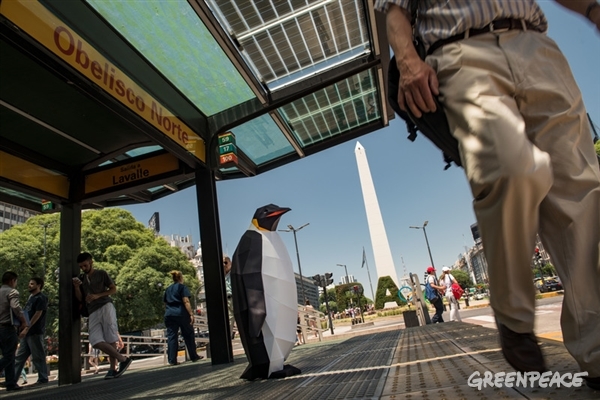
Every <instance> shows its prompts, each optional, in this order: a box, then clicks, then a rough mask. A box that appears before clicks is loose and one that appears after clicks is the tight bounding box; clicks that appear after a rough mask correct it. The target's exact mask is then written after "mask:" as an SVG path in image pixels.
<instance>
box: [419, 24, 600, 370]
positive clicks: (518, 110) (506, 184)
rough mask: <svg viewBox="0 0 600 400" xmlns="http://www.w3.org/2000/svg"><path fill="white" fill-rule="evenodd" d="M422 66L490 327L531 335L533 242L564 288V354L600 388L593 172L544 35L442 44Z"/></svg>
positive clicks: (567, 86)
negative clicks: (475, 246) (484, 269)
mask: <svg viewBox="0 0 600 400" xmlns="http://www.w3.org/2000/svg"><path fill="white" fill-rule="evenodd" d="M427 62H428V63H429V64H430V65H431V66H432V67H433V68H434V69H435V70H436V71H437V73H438V78H439V81H440V92H441V95H442V99H441V100H442V102H443V104H444V106H445V108H446V114H447V115H448V120H449V124H450V128H451V130H452V131H453V134H454V136H455V137H456V138H457V139H458V141H459V146H460V152H461V157H462V162H463V165H464V167H465V173H466V175H467V179H468V180H469V184H470V186H471V190H472V192H473V197H474V199H475V200H474V209H475V214H476V216H477V222H478V224H479V231H480V233H481V237H482V240H483V244H484V251H485V255H486V258H487V262H488V266H489V279H490V293H491V296H490V301H491V305H492V307H493V309H494V313H495V315H496V317H497V319H498V320H499V321H500V322H501V323H503V324H505V325H506V326H507V327H508V328H510V329H512V330H513V331H516V332H522V333H524V332H532V331H533V324H534V316H535V292H534V286H533V275H532V271H531V263H532V256H533V252H534V246H535V235H536V233H537V232H539V234H540V237H541V239H542V243H543V244H544V246H545V248H546V250H547V251H548V252H549V253H550V256H551V259H552V262H553V263H554V265H555V267H556V269H557V272H558V274H559V276H560V279H561V280H562V283H563V286H564V288H565V296H564V300H563V309H562V317H561V326H562V331H563V339H564V343H565V346H566V347H567V349H568V350H569V352H570V353H571V354H572V355H573V357H574V358H575V359H576V360H577V362H578V363H579V366H580V368H581V370H582V371H588V373H589V375H590V376H600V172H599V170H598V160H597V158H596V154H595V152H594V148H593V144H592V136H591V131H590V126H589V122H588V120H587V117H586V111H585V108H584V105H583V101H582V98H581V93H580V91H579V89H578V87H577V84H576V83H575V81H574V79H573V77H572V74H571V71H570V68H569V65H568V64H567V61H566V60H565V58H564V56H563V55H562V53H561V52H560V50H559V49H558V48H557V46H556V44H555V43H554V42H553V41H552V40H551V39H549V38H548V37H546V35H544V34H541V33H538V32H533V31H528V32H523V31H518V30H514V31H508V32H503V33H488V34H484V35H479V36H474V37H471V38H469V39H465V40H462V41H459V42H455V43H452V44H448V45H446V46H444V47H442V48H441V49H439V50H437V51H436V52H435V53H434V54H433V55H431V56H430V57H428V58H427Z"/></svg>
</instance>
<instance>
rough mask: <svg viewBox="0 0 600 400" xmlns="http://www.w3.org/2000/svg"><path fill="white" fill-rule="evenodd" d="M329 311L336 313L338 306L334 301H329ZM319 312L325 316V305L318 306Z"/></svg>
mask: <svg viewBox="0 0 600 400" xmlns="http://www.w3.org/2000/svg"><path fill="white" fill-rule="evenodd" d="M329 310H330V311H332V312H334V313H335V312H338V310H339V309H338V305H337V302H335V301H330V302H329ZM319 311H321V312H322V313H323V314H325V315H327V306H325V304H321V305H320V306H319Z"/></svg>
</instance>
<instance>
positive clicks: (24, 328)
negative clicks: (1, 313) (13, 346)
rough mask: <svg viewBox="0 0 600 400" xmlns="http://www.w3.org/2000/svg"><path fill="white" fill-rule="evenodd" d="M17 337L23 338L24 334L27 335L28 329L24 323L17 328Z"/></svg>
mask: <svg viewBox="0 0 600 400" xmlns="http://www.w3.org/2000/svg"><path fill="white" fill-rule="evenodd" d="M19 329H20V331H19V339H23V338H24V337H25V336H27V332H28V331H29V327H28V326H25V325H21V328H19Z"/></svg>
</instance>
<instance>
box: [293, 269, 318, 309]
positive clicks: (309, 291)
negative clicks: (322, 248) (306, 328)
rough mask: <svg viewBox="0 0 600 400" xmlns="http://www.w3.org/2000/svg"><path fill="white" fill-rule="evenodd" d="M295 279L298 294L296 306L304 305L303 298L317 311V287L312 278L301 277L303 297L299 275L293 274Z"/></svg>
mask: <svg viewBox="0 0 600 400" xmlns="http://www.w3.org/2000/svg"><path fill="white" fill-rule="evenodd" d="M294 277H295V278H296V292H297V293H298V304H300V305H304V296H306V299H307V300H308V301H310V304H311V305H312V306H313V307H314V308H315V310H318V309H319V306H320V303H319V287H318V286H317V285H315V282H314V281H313V279H312V278H307V277H306V276H303V277H302V284H303V285H304V296H303V295H302V284H300V275H299V274H297V273H295V272H294Z"/></svg>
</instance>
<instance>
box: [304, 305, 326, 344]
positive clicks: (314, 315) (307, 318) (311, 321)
mask: <svg viewBox="0 0 600 400" xmlns="http://www.w3.org/2000/svg"><path fill="white" fill-rule="evenodd" d="M298 313H299V314H300V323H299V324H298V325H297V327H298V329H300V331H301V334H302V341H303V342H304V343H306V337H307V334H312V333H314V334H316V336H317V337H318V338H319V342H321V341H323V332H324V331H326V330H327V329H328V327H327V323H328V320H327V318H325V314H323V313H322V312H320V311H317V310H315V309H305V307H304V306H300V305H299V306H298ZM323 322H325V328H323Z"/></svg>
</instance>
